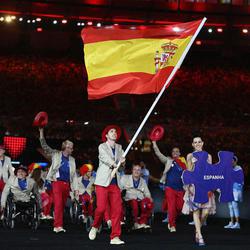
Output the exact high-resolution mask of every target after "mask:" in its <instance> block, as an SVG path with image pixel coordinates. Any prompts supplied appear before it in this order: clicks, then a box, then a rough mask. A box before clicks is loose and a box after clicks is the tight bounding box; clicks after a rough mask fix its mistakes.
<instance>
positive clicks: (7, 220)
mask: <svg viewBox="0 0 250 250" xmlns="http://www.w3.org/2000/svg"><path fill="white" fill-rule="evenodd" d="M15 211H16V206H15V204H14V203H13V200H12V198H11V197H8V199H7V202H6V207H5V209H4V218H3V226H4V227H5V228H10V229H13V228H14V226H15V221H14V218H15Z"/></svg>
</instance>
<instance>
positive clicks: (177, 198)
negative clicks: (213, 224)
mask: <svg viewBox="0 0 250 250" xmlns="http://www.w3.org/2000/svg"><path fill="white" fill-rule="evenodd" d="M152 143H153V149H154V152H155V154H156V155H157V157H158V158H159V160H160V161H161V162H162V163H163V164H165V169H164V171H163V174H162V177H161V180H160V182H161V183H163V184H164V186H165V200H166V203H167V208H168V221H169V222H168V229H169V231H170V232H171V233H173V232H176V219H177V216H178V214H180V213H181V211H182V207H183V203H184V201H183V196H184V189H183V182H182V179H181V175H182V173H183V171H184V170H185V169H187V167H186V161H185V158H184V157H181V153H180V149H179V148H177V147H174V148H172V155H171V157H170V156H165V155H163V154H162V153H161V151H160V150H159V148H158V146H157V143H156V141H152Z"/></svg>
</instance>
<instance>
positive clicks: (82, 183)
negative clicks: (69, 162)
mask: <svg viewBox="0 0 250 250" xmlns="http://www.w3.org/2000/svg"><path fill="white" fill-rule="evenodd" d="M92 171H93V165H92V164H84V165H83V166H82V167H81V168H80V175H81V176H80V177H78V190H79V202H80V203H81V206H82V212H83V222H84V223H86V221H87V217H88V216H91V217H93V194H94V182H95V178H94V177H93V176H92Z"/></svg>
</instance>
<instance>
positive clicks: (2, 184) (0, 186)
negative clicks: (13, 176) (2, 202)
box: [0, 179, 5, 193]
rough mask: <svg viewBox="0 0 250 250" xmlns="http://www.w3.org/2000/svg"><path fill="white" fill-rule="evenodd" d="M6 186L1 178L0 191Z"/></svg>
mask: <svg viewBox="0 0 250 250" xmlns="http://www.w3.org/2000/svg"><path fill="white" fill-rule="evenodd" d="M4 186H5V183H4V182H3V180H2V179H0V193H2V192H3V189H4Z"/></svg>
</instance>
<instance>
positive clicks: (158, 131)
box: [148, 125, 164, 141]
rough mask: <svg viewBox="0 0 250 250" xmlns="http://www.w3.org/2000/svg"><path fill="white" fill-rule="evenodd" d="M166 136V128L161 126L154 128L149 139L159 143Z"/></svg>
mask: <svg viewBox="0 0 250 250" xmlns="http://www.w3.org/2000/svg"><path fill="white" fill-rule="evenodd" d="M163 135H164V128H163V127H162V126H161V125H156V126H154V127H153V129H152V130H151V132H150V133H149V135H148V137H149V139H150V140H151V141H159V140H160V139H161V138H162V137H163Z"/></svg>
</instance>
